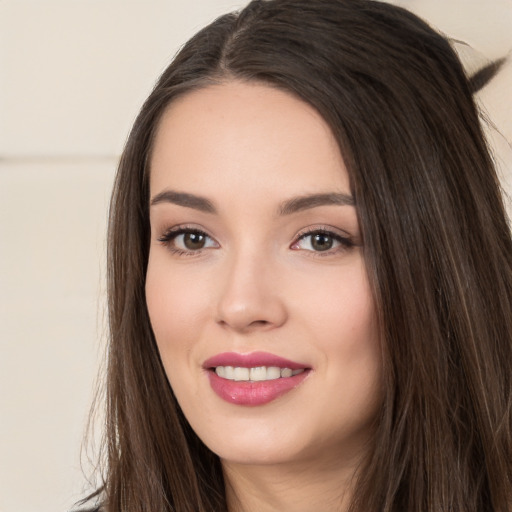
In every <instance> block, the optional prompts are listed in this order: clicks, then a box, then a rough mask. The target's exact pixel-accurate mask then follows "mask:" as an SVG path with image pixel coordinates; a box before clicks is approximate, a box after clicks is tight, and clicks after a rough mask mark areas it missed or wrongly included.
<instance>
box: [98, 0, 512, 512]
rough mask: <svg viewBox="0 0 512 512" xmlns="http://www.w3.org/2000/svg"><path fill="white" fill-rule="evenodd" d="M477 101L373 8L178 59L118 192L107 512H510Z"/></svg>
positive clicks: (275, 28) (499, 251)
mask: <svg viewBox="0 0 512 512" xmlns="http://www.w3.org/2000/svg"><path fill="white" fill-rule="evenodd" d="M471 93H472V91H471V87H470V85H469V84H468V81H467V79H466V77H465V76H464V72H463V70H462V68H461V65H460V63H459V61H458V60H457V58H456V56H455V54H454V53H453V51H452V50H451V48H450V46H449V44H448V43H447V42H446V41H445V40H444V39H443V38H442V37H440V36H439V35H438V34H436V33H435V32H434V31H432V30H431V29H430V28H429V27H428V26H427V25H426V24H425V23H423V22H422V21H420V20H419V19H417V18H416V17H415V16H413V15H412V14H410V13H408V12H407V11H405V10H403V9H400V8H397V7H393V6H390V5H387V4H383V3H378V2H373V1H369V0H316V1H315V2H310V1H307V0H269V1H258V0H256V1H253V2H251V3H250V4H249V5H248V6H247V7H246V8H245V9H244V10H243V11H241V12H240V13H239V14H230V15H226V16H223V17H221V18H219V19H218V20H217V21H215V22H214V23H212V24H211V25H210V26H208V27H207V28H205V29H204V30H202V31H201V32H199V33H198V34H197V35H196V36H195V37H194V38H192V39H191V40H190V41H189V42H188V43H187V44H186V45H185V46H184V48H183V49H182V50H181V51H180V53H179V54H178V55H177V56H176V58H175V60H174V62H173V63H172V64H171V65H170V66H169V68H168V69H167V70H166V71H165V72H164V74H163V75H162V77H161V78H160V80H159V82H158V83H157V85H156V87H155V89H154V91H153V92H152V94H151V95H150V97H149V98H148V100H147V101H146V103H145V104H144V106H143V108H142V111H141V113H140V115H139V117H138V119H137V121H136V122H135V125H134V127H133V130H132V132H131V135H130V137H129V139H128V142H127V145H126V148H125V151H124V153H123V156H122V159H121V163H120V167H119V172H118V176H117V179H116V183H115V188H114V194H113V200H112V207H111V214H110V215H111V219H110V246H109V265H110V267H109V307H110V310H109V312H110V329H111V339H110V347H109V362H108V373H107V423H106V436H105V439H106V450H107V451H106V460H107V465H106V469H105V474H104V485H103V487H102V489H101V490H100V491H99V493H97V494H99V495H100V496H101V501H102V503H103V508H104V509H105V510H107V511H108V512H120V511H123V512H128V511H136V510H137V511H141V510H151V511H164V510H175V511H223V510H228V511H229V512H234V511H255V510H257V511H260V512H261V511H270V510H272V511H274V510H280V511H286V510H294V511H309V510H315V509H316V510H321V511H322V512H328V511H330V510H336V511H352V512H355V511H386V512H391V511H396V512H398V511H400V512H403V511H404V510H407V511H414V512H425V511H429V512H439V511H451V512H454V511H460V512H462V511H465V512H466V511H493V512H496V511H500V512H505V511H510V510H512V501H511V499H512V496H511V488H512V487H511V484H512V482H511V480H512V462H511V461H512V448H511V419H512V416H511V413H512V402H511V386H512V380H511V378H510V367H509V365H510V361H511V360H512V314H511V311H512V243H511V236H510V230H509V226H508V225H507V221H506V216H505V211H504V207H503V202H502V198H501V195H500V190H499V184H498V181H497V178H496V175H495V172H494V170H493V165H492V161H491V158H490V157H489V154H488V151H487V148H486V145H485V142H484V140H483V137H482V133H481V129H480V125H479V119H478V115H477V112H476V109H475V106H474V103H473V100H472V96H471Z"/></svg>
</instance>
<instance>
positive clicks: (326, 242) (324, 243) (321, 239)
mask: <svg viewBox="0 0 512 512" xmlns="http://www.w3.org/2000/svg"><path fill="white" fill-rule="evenodd" d="M311 245H312V247H313V249H315V251H328V250H329V249H331V247H332V245H333V239H332V236H331V235H328V234H326V233H316V234H315V235H313V237H312V240H311Z"/></svg>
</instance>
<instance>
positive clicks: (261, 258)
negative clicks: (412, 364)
mask: <svg viewBox="0 0 512 512" xmlns="http://www.w3.org/2000/svg"><path fill="white" fill-rule="evenodd" d="M150 195H151V206H150V221H151V247H150V254H149V264H148V269H147V281H146V299H147V305H148V310H149V315H150V319H151V324H152V327H153V331H154V334H155V337H156V341H157V344H158V348H159V351H160V354H161V358H162V361H163V365H164V367H165V370H166V373H167V376H168V379H169V382H170V384H171V386H172V389H173V391H174V393H175V395H176V398H177V400H178V402H179V404H180V406H181V408H182V410H183V412H184V414H185V416H186V417H187V419H188V421H189V422H190V424H191V426H192V428H193V429H194V430H195V431H196V433H197V434H198V435H199V437H200V438H201V439H202V440H203V442H204V443H205V444H206V445H207V446H208V447H209V448H210V449H211V450H212V451H213V452H215V453H217V454H218V455H219V456H220V457H221V459H222V460H223V461H231V462H235V463H236V462H240V463H245V464H282V463H286V462H294V463H301V462H304V463H308V464H309V463H311V461H312V460H320V459H324V460H325V461H328V460H341V459H345V460H346V459H347V458H352V459H357V458H358V457H359V456H360V455H361V453H362V451H363V450H364V446H365V443H366V442H367V441H368V438H369V436H370V435H371V431H372V423H373V421H374V419H375V416H376V414H377V410H378V408H379V405H380V402H381V393H380V390H381V358H380V347H379V342H378V336H377V329H376V325H375V318H374V307H373V302H372V298H371V294H370V290H369V285H368V281H367V275H366V271H365V266H364V263H363V256H362V250H363V248H362V241H361V235H360V230H359V226H358V220H357V215H356V209H355V206H354V204H353V199H352V197H351V191H350V185H349V178H348V174H347V171H346V169H345V166H344V163H343V158H342V155H341V154H340V151H339V149H338V147H337V144H336V142H335V140H334V137H333V135H332V134H331V132H330V130H329V127H328V126H327V124H326V123H325V121H324V120H323V119H322V118H321V117H320V115H319V114H318V113H317V112H316V111H315V110H314V109H313V108H312V107H310V106H309V105H308V104H306V103H304V102H302V101H300V100H299V99H296V98H295V97H294V96H292V95H290V94H287V93H285V92H282V91H278V90H276V89H273V88H270V87H267V86H264V85H256V84H246V83H245V84H244V83H237V82H231V83H225V84H221V85H214V86H209V87H207V88H205V89H201V90H198V91H193V92H191V93H188V94H187V95H185V96H183V97H181V98H179V99H177V100H175V101H174V103H172V104H171V106H170V107H169V108H168V110H167V111H166V113H165V115H164V117H163V119H162V121H161V124H160V126H159V129H158V132H157V136H156V139H155V143H154V149H153V153H152V158H151V171H150Z"/></svg>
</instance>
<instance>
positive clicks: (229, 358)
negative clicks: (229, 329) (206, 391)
mask: <svg viewBox="0 0 512 512" xmlns="http://www.w3.org/2000/svg"><path fill="white" fill-rule="evenodd" d="M217 366H234V367H240V368H255V367H257V366H267V367H268V366H277V367H279V368H290V369H291V370H301V369H303V368H308V365H305V364H303V363H298V362H295V361H290V360H289V359H285V358H284V357H280V356H276V355H275V354H271V353H269V352H250V353H248V354H239V353H238V352H223V353H222V354H217V355H215V356H213V357H210V358H209V359H207V360H206V361H205V362H204V364H203V368H205V369H209V368H216V367H217Z"/></svg>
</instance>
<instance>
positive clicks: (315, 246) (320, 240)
mask: <svg viewBox="0 0 512 512" xmlns="http://www.w3.org/2000/svg"><path fill="white" fill-rule="evenodd" d="M353 246H354V243H353V242H352V240H351V239H350V238H349V237H345V236H341V235H340V234H338V233H334V232H332V231H329V230H325V229H315V230H314V231H309V232H306V233H303V234H301V235H299V238H298V240H297V241H296V242H294V244H293V245H292V246H291V249H294V250H305V251H312V252H325V253H333V252H337V251H338V250H343V249H348V248H350V247H353Z"/></svg>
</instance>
